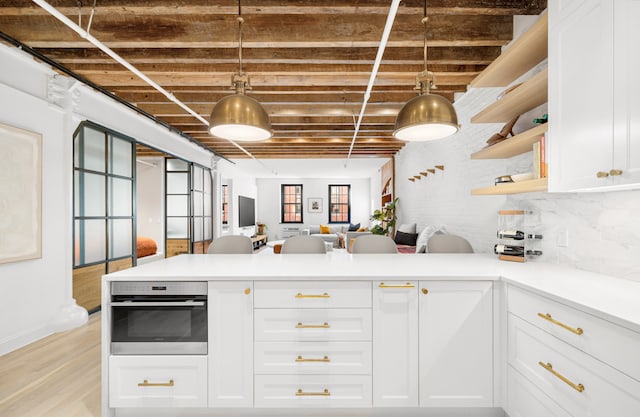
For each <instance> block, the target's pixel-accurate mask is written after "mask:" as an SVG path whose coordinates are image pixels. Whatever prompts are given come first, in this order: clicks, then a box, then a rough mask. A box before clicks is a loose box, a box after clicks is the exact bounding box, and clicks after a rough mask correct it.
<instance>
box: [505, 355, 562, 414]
mask: <svg viewBox="0 0 640 417" xmlns="http://www.w3.org/2000/svg"><path fill="white" fill-rule="evenodd" d="M507 378H508V379H507V390H508V392H507V406H506V410H505V411H506V412H507V413H508V414H509V417H571V416H570V415H569V414H568V413H567V412H566V411H565V410H563V409H562V408H561V407H560V406H559V405H558V404H556V402H555V401H553V400H552V399H551V398H549V397H548V396H547V395H546V394H545V393H543V392H542V391H540V390H539V389H538V388H537V387H536V386H535V385H533V384H532V383H531V382H529V380H527V379H526V378H525V377H523V376H522V375H520V374H519V373H518V371H516V370H514V369H513V368H512V367H509V370H508V376H507Z"/></svg>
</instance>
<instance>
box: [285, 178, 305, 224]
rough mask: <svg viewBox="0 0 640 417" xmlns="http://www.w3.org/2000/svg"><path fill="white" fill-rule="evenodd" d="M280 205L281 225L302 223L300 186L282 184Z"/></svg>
mask: <svg viewBox="0 0 640 417" xmlns="http://www.w3.org/2000/svg"><path fill="white" fill-rule="evenodd" d="M280 204H281V207H280V213H281V219H280V221H281V222H282V223H302V184H282V185H281V186H280Z"/></svg>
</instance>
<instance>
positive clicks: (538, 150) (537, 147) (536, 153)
mask: <svg viewBox="0 0 640 417" xmlns="http://www.w3.org/2000/svg"><path fill="white" fill-rule="evenodd" d="M546 149H547V144H546V137H545V135H542V136H541V137H540V139H539V140H538V141H537V142H534V143H533V146H532V151H533V152H532V153H533V177H534V178H546V177H547V169H548V164H547V150H546Z"/></svg>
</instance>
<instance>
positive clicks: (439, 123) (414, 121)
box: [393, 93, 459, 141]
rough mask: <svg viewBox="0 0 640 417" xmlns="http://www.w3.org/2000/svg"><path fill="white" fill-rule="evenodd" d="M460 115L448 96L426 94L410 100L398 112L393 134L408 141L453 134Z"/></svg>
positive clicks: (432, 138) (438, 137) (456, 129)
mask: <svg viewBox="0 0 640 417" xmlns="http://www.w3.org/2000/svg"><path fill="white" fill-rule="evenodd" d="M458 130H459V126H458V116H457V115H456V110H455V109H454V108H453V105H452V104H451V103H450V102H449V100H447V99H446V98H444V97H442V96H439V95H436V94H429V93H427V94H424V95H421V96H418V97H414V98H412V99H411V100H409V101H408V102H407V103H406V104H405V105H404V106H403V107H402V109H400V112H398V116H397V117H396V125H395V128H394V130H393V136H394V137H396V138H397V139H400V140H406V141H427V140H435V139H441V138H444V137H447V136H450V135H453V134H454V133H456V132H457V131H458Z"/></svg>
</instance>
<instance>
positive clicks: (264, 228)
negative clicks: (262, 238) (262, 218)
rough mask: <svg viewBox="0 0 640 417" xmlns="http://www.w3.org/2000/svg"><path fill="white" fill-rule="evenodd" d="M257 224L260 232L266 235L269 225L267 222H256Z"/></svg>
mask: <svg viewBox="0 0 640 417" xmlns="http://www.w3.org/2000/svg"><path fill="white" fill-rule="evenodd" d="M256 226H258V233H257V234H259V235H264V234H265V232H266V231H267V229H268V227H267V225H266V224H264V223H256Z"/></svg>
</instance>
